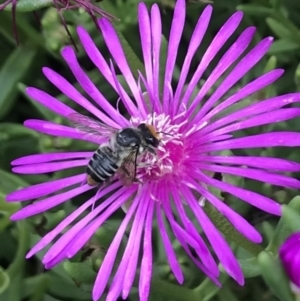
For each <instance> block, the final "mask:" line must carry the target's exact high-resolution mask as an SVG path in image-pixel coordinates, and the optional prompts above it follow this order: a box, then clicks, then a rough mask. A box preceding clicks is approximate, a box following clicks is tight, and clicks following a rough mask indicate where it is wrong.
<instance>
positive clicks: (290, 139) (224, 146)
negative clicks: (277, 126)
mask: <svg viewBox="0 0 300 301" xmlns="http://www.w3.org/2000/svg"><path fill="white" fill-rule="evenodd" d="M299 145H300V134H299V133H295V132H271V133H263V134H257V135H252V136H247V137H242V138H233V139H229V140H227V141H221V142H215V143H212V144H210V145H209V144H208V145H203V146H201V152H203V153H207V152H210V151H220V150H228V149H240V148H251V147H253V148H262V147H275V146H285V147H293V146H299Z"/></svg>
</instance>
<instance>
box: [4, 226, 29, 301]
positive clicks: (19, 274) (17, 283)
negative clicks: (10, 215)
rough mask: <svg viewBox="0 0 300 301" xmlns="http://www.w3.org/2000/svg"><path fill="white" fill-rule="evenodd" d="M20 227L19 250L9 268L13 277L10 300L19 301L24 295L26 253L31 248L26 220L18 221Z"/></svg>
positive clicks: (8, 271)
mask: <svg viewBox="0 0 300 301" xmlns="http://www.w3.org/2000/svg"><path fill="white" fill-rule="evenodd" d="M17 227H18V230H19V231H18V232H19V233H18V240H19V244H18V250H17V253H16V256H15V258H14V261H13V262H12V263H11V265H10V266H9V267H8V269H7V273H8V275H9V277H10V279H11V285H10V287H11V289H10V294H9V301H19V300H21V295H22V281H23V274H24V267H25V255H26V252H27V250H28V248H29V232H28V229H27V227H26V222H25V221H20V222H18V223H17Z"/></svg>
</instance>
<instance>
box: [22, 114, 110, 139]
mask: <svg viewBox="0 0 300 301" xmlns="http://www.w3.org/2000/svg"><path fill="white" fill-rule="evenodd" d="M24 125H25V126H26V127H28V128H30V129H33V130H35V131H37V132H41V133H43V134H47V135H52V136H56V137H65V138H72V139H80V140H85V141H90V142H93V143H96V144H101V143H103V142H105V141H107V137H101V136H99V137H96V136H95V135H87V134H85V133H80V132H79V131H78V130H77V129H74V128H71V127H69V126H65V125H60V124H56V123H52V122H49V121H44V120H39V119H28V120H26V121H25V122H24Z"/></svg>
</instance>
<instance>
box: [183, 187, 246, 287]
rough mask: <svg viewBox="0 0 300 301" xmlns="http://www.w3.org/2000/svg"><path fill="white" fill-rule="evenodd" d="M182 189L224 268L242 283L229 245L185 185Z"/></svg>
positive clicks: (242, 278)
mask: <svg viewBox="0 0 300 301" xmlns="http://www.w3.org/2000/svg"><path fill="white" fill-rule="evenodd" d="M182 191H183V193H184V197H185V200H186V201H187V203H188V204H189V206H190V207H191V209H192V210H193V213H194V214H195V216H196V218H197V220H198V222H199V224H200V226H201V227H202V230H203V232H204V233H205V234H206V236H207V239H208V240H209V242H210V243H211V245H212V247H213V249H214V251H215V253H216V255H217V256H218V258H219V260H220V262H221V263H222V265H223V267H224V269H225V270H226V272H227V273H228V274H229V275H230V276H231V277H232V278H233V279H234V280H235V281H236V282H237V283H238V284H240V285H243V284H244V276H243V273H242V270H241V268H240V266H239V263H238V261H237V259H236V258H235V256H234V254H233V252H232V250H231V249H230V247H229V245H228V244H227V242H226V241H225V239H224V238H223V236H222V235H221V234H220V232H219V231H218V230H217V229H216V227H215V226H214V225H213V223H212V222H211V221H210V219H209V218H208V217H207V215H206V214H205V212H204V211H203V209H202V208H201V206H200V205H199V204H198V202H197V200H196V199H195V197H194V196H193V194H192V193H191V191H190V190H189V189H188V188H186V187H182Z"/></svg>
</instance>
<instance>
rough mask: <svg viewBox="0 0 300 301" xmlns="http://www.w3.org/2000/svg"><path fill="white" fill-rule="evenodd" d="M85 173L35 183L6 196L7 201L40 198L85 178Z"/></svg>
mask: <svg viewBox="0 0 300 301" xmlns="http://www.w3.org/2000/svg"><path fill="white" fill-rule="evenodd" d="M85 177H86V175H85V174H80V175H76V176H73V177H68V178H64V179H59V180H54V181H50V182H47V183H42V184H36V185H32V186H29V187H25V188H22V189H20V190H17V191H14V192H12V193H10V194H8V195H7V196H6V201H8V202H22V201H29V200H32V199H36V198H40V197H42V196H45V195H48V194H51V193H54V192H56V191H58V190H61V189H63V188H66V187H69V186H71V185H74V184H77V183H80V182H82V181H83V179H85Z"/></svg>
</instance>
